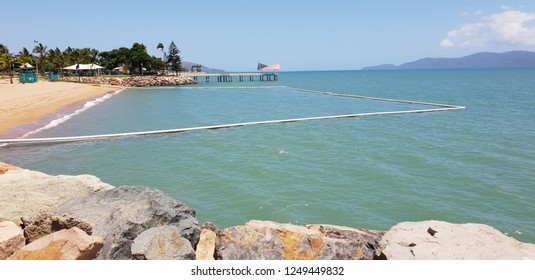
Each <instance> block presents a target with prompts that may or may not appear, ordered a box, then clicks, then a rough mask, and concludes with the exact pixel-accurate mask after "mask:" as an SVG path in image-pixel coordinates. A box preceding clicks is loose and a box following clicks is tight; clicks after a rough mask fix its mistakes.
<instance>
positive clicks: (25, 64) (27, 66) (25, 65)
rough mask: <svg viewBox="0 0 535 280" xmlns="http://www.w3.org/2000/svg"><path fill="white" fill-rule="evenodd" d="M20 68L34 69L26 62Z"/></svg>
mask: <svg viewBox="0 0 535 280" xmlns="http://www.w3.org/2000/svg"><path fill="white" fill-rule="evenodd" d="M20 68H22V69H32V68H35V67H33V65H31V64H30V63H28V62H26V63H24V64H22V65H21V66H20Z"/></svg>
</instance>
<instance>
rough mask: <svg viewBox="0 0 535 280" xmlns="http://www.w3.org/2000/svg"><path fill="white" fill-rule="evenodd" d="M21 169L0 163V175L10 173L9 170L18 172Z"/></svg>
mask: <svg viewBox="0 0 535 280" xmlns="http://www.w3.org/2000/svg"><path fill="white" fill-rule="evenodd" d="M19 169H21V168H20V167H17V166H14V165H10V164H7V163H3V162H1V161H0V175H2V174H4V173H6V172H8V171H10V170H19Z"/></svg>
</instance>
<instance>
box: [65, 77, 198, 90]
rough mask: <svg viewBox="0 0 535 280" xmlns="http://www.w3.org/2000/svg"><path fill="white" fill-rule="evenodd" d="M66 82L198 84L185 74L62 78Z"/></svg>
mask: <svg viewBox="0 0 535 280" xmlns="http://www.w3.org/2000/svg"><path fill="white" fill-rule="evenodd" d="M61 79H62V81H65V82H77V83H78V82H80V83H87V84H104V85H112V86H123V87H154V86H176V85H189V84H197V81H195V80H193V79H192V78H190V77H188V76H187V75H185V74H178V75H176V76H130V77H126V78H104V77H77V76H76V77H74V76H73V77H62V78H61Z"/></svg>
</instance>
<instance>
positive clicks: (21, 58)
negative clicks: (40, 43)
mask: <svg viewBox="0 0 535 280" xmlns="http://www.w3.org/2000/svg"><path fill="white" fill-rule="evenodd" d="M35 60H36V58H35V57H34V56H33V55H32V54H31V53H30V51H28V49H27V48H22V50H21V51H20V52H19V54H18V60H17V63H18V64H20V65H24V64H26V63H29V64H35Z"/></svg>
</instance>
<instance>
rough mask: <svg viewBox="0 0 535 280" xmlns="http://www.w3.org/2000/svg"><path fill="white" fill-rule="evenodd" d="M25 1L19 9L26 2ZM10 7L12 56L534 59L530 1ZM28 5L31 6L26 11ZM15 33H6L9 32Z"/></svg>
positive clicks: (312, 66)
mask: <svg viewBox="0 0 535 280" xmlns="http://www.w3.org/2000/svg"><path fill="white" fill-rule="evenodd" d="M22 3H23V4H22ZM81 3H82V2H80V1H72V0H71V1H32V0H25V1H23V2H20V1H6V2H5V3H2V4H1V10H2V12H1V14H2V16H1V17H0V26H2V29H1V30H0V43H1V44H4V45H7V46H8V47H9V49H10V51H11V52H18V51H20V49H22V47H27V48H28V49H32V48H33V47H34V43H33V42H34V40H37V41H39V42H41V43H43V44H44V45H46V46H48V47H49V48H51V47H53V48H55V47H59V48H60V49H62V50H64V49H65V48H67V47H68V46H71V47H75V48H83V47H91V48H96V49H98V50H100V51H104V50H111V49H114V48H119V47H123V46H125V47H131V46H132V44H133V43H134V42H140V43H143V44H145V46H147V49H148V50H149V53H150V54H152V55H156V56H160V55H161V52H159V50H157V49H156V46H157V44H158V43H159V42H162V43H163V44H164V45H165V46H166V47H167V46H169V43H170V42H171V41H172V40H173V41H174V42H175V43H176V44H177V46H178V47H179V49H180V50H181V56H182V57H183V59H184V60H187V61H193V62H197V63H201V64H203V65H206V66H208V67H212V68H219V69H225V70H228V71H253V70H255V69H256V64H257V62H259V61H261V62H262V63H264V64H271V63H280V64H281V67H282V69H281V70H289V71H292V70H336V69H341V70H344V69H348V70H350V69H360V68H362V67H364V66H369V65H378V64H383V63H392V64H396V65H397V64H401V63H403V62H407V61H412V60H416V59H419V58H423V57H459V56H464V55H468V54H471V53H475V52H479V51H492V52H503V51H509V50H529V51H535V1H533V0H529V1H528V0H519V1H494V0H470V1H466V0H449V1H423V0H422V1H411V0H406V1H399V0H397V1H393V0H378V1H357V0H354V1H344V0H338V1H337V0H332V1H302V0H294V1H291V0H286V1H281V0H270V1H269V0H268V1H251V0H238V1H232V0H228V1H215V0H214V1H212V0H203V1H161V0H153V1H136V0H130V1H112V0H107V1H101V0H91V1H84V2H83V4H81ZM29 7H31V8H29ZM7 26H11V27H12V28H6V27H7Z"/></svg>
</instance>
